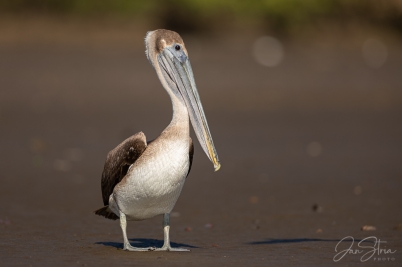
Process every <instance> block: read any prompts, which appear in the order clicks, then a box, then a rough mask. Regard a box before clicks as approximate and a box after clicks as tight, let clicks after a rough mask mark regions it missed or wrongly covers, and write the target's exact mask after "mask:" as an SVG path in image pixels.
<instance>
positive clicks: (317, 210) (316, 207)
mask: <svg viewBox="0 0 402 267" xmlns="http://www.w3.org/2000/svg"><path fill="white" fill-rule="evenodd" d="M312 209H313V211H315V212H323V211H324V208H323V207H321V206H320V205H318V204H314V205H313V207H312Z"/></svg>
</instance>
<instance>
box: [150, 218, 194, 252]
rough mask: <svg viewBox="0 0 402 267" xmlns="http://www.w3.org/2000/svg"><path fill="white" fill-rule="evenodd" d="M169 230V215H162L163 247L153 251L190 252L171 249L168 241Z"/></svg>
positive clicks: (182, 249) (181, 249)
mask: <svg viewBox="0 0 402 267" xmlns="http://www.w3.org/2000/svg"><path fill="white" fill-rule="evenodd" d="M169 229H170V213H165V214H163V237H164V238H163V246H162V247H161V248H157V249H155V251H190V250H189V249H185V248H172V247H171V246H170V239H169Z"/></svg>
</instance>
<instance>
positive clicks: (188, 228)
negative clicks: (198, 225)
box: [184, 227, 193, 232]
mask: <svg viewBox="0 0 402 267" xmlns="http://www.w3.org/2000/svg"><path fill="white" fill-rule="evenodd" d="M192 230H193V229H191V227H186V228H184V231H186V232H191V231H192Z"/></svg>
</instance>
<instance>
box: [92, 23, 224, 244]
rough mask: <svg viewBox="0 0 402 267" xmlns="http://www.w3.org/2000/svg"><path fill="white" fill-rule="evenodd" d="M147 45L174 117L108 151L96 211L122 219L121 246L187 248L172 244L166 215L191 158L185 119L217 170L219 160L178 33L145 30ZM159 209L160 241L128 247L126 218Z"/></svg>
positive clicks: (142, 217)
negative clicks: (157, 131)
mask: <svg viewBox="0 0 402 267" xmlns="http://www.w3.org/2000/svg"><path fill="white" fill-rule="evenodd" d="M145 46H146V51H145V54H146V56H147V58H148V60H149V62H150V63H151V65H152V66H153V67H154V69H155V71H156V74H157V75H158V78H159V80H160V82H161V83H162V85H163V87H164V88H165V90H166V91H167V92H168V94H169V96H170V98H171V101H172V105H173V118H172V121H171V122H170V124H169V125H168V126H167V127H166V129H165V130H163V132H162V133H161V135H160V136H159V137H158V138H156V139H155V140H153V141H152V142H147V141H146V138H145V135H144V134H143V133H142V132H139V133H137V134H135V135H133V136H131V137H129V138H128V139H126V140H124V141H123V142H122V143H121V144H119V145H118V146H117V147H116V148H114V149H113V150H111V151H110V152H109V154H108V155H107V158H106V162H105V167H104V170H103V173H102V182H101V186H102V196H103V202H104V204H105V206H104V207H103V208H101V209H99V210H97V211H95V213H96V214H98V215H101V216H104V217H106V218H108V219H112V220H116V219H120V226H121V229H122V231H123V238H124V250H129V251H150V250H156V251H188V250H187V249H182V248H172V247H171V246H170V240H169V228H170V222H169V220H170V212H171V211H172V209H173V207H174V205H175V203H176V201H177V199H178V197H179V195H180V192H181V189H182V188H183V185H184V181H185V180H186V177H187V175H188V174H189V172H190V169H191V164H192V159H193V153H194V147H193V142H192V140H191V138H190V123H189V118H190V120H191V124H192V125H193V128H194V131H195V133H196V135H197V138H198V141H199V142H200V144H201V147H202V148H203V150H204V152H205V153H206V154H207V156H208V158H209V159H210V160H211V161H212V163H213V164H214V167H215V171H217V170H219V168H220V163H219V159H218V154H217V153H216V150H215V146H214V143H213V141H212V136H211V133H210V131H209V128H208V123H207V120H206V117H205V114H204V111H203V108H202V105H201V101H200V97H199V95H198V92H197V87H196V85H195V81H194V76H193V71H192V69H191V65H190V60H189V58H188V53H187V50H186V47H185V46H184V42H183V40H182V38H181V37H180V35H179V34H177V33H176V32H173V31H168V30H155V31H151V32H148V33H147V35H146V37H145ZM159 214H163V232H164V244H163V246H162V247H161V248H153V247H149V248H135V247H132V246H131V245H130V243H129V241H128V239H127V233H126V226H127V220H134V221H135V220H145V219H148V218H152V217H154V216H156V215H159Z"/></svg>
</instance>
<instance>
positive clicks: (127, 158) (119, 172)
mask: <svg viewBox="0 0 402 267" xmlns="http://www.w3.org/2000/svg"><path fill="white" fill-rule="evenodd" d="M146 147H147V141H146V137H145V134H144V133H143V132H139V133H136V134H134V135H133V136H131V137H129V138H127V139H126V140H124V141H123V142H122V143H121V144H119V145H118V146H117V147H116V148H114V149H113V150H111V151H110V152H109V153H108V155H107V158H106V162H105V166H104V168H103V173H102V181H101V187H102V198H103V203H104V204H105V206H106V205H109V197H110V195H111V194H112V193H113V189H114V187H115V186H116V185H117V184H118V183H120V181H121V180H122V179H123V177H124V176H125V175H126V174H127V171H128V169H129V167H130V166H131V164H133V163H134V162H135V161H136V160H137V159H138V158H139V157H140V156H141V154H142V153H143V152H144V150H145V149H146Z"/></svg>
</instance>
